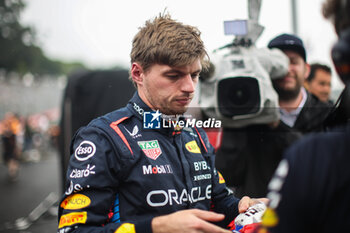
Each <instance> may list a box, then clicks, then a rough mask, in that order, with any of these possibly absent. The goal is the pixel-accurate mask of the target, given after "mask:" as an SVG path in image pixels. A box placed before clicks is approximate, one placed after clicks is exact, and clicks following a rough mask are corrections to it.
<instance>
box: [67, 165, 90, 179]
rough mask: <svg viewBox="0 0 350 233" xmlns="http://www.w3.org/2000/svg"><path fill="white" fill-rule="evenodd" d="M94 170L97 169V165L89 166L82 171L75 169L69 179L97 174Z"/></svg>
mask: <svg viewBox="0 0 350 233" xmlns="http://www.w3.org/2000/svg"><path fill="white" fill-rule="evenodd" d="M94 169H95V165H93V166H90V164H88V165H87V167H86V169H81V170H79V169H73V171H72V172H71V173H70V175H69V177H70V178H72V179H76V178H83V177H88V176H89V175H90V174H95V171H94Z"/></svg>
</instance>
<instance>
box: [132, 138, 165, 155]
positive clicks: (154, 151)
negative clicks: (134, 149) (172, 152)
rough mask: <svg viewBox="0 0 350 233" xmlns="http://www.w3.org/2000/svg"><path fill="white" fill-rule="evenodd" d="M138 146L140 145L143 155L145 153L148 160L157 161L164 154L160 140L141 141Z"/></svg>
mask: <svg viewBox="0 0 350 233" xmlns="http://www.w3.org/2000/svg"><path fill="white" fill-rule="evenodd" d="M137 144H139V146H140V147H141V149H142V151H143V153H145V155H146V156H147V157H148V158H151V159H153V160H156V159H157V158H158V157H159V156H160V155H161V154H162V150H161V149H160V146H159V143H158V140H152V141H139V142H137Z"/></svg>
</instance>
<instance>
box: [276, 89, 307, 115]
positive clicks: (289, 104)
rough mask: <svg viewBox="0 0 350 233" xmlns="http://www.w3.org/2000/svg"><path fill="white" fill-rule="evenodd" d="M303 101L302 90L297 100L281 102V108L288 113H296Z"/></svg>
mask: <svg viewBox="0 0 350 233" xmlns="http://www.w3.org/2000/svg"><path fill="white" fill-rule="evenodd" d="M302 100H303V92H302V90H300V91H299V94H298V95H297V97H296V98H294V99H291V100H281V99H280V100H279V105H280V108H282V109H284V110H285V111H287V112H291V111H294V110H295V109H297V108H298V107H299V105H300V103H301V101H302Z"/></svg>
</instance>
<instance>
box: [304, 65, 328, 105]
mask: <svg viewBox="0 0 350 233" xmlns="http://www.w3.org/2000/svg"><path fill="white" fill-rule="evenodd" d="M331 78H332V76H331V74H330V73H328V72H326V71H324V70H320V69H318V70H316V72H315V77H314V78H313V79H312V80H311V81H310V82H309V83H308V90H309V91H310V92H311V93H312V94H314V95H315V96H317V98H319V99H320V100H321V101H324V102H327V101H328V99H329V94H330V92H331Z"/></svg>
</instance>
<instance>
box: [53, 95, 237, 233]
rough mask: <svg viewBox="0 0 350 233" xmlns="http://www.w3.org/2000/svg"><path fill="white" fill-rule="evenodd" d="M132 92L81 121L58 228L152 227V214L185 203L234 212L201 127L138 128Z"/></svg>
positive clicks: (138, 103) (139, 112)
mask: <svg viewBox="0 0 350 233" xmlns="http://www.w3.org/2000/svg"><path fill="white" fill-rule="evenodd" d="M149 111H151V109H150V108H149V107H148V106H147V105H146V104H145V103H143V102H142V100H141V99H140V97H139V95H138V93H137V92H136V93H135V95H134V96H133V98H132V99H131V100H130V102H129V103H128V105H127V106H126V107H125V108H122V109H119V110H116V111H114V112H111V113H109V114H106V115H104V116H102V117H99V118H97V119H95V120H93V121H92V122H90V123H89V125H87V126H86V127H82V128H81V129H79V130H78V131H77V133H76V134H75V136H74V138H73V140H72V144H71V158H70V162H69V166H68V170H67V179H68V180H67V181H68V182H67V189H66V191H65V194H64V196H63V198H62V201H61V202H60V206H59V227H58V232H60V233H63V232H85V233H86V232H152V229H151V221H152V218H154V217H156V216H160V215H165V214H170V213H173V212H176V211H179V210H185V209H192V208H197V209H202V210H212V211H215V212H218V213H223V214H225V216H226V217H225V220H224V221H222V222H221V223H220V224H218V225H221V226H226V225H227V224H228V223H229V222H230V221H232V220H233V219H234V217H235V216H236V215H237V214H238V202H239V199H237V198H236V197H234V196H233V194H232V192H231V191H230V190H229V189H228V188H227V187H226V184H225V181H224V179H223V178H222V176H221V175H220V173H218V172H217V171H216V169H215V166H214V161H215V158H214V149H213V147H212V146H211V145H210V143H209V141H208V138H207V136H206V134H205V132H204V131H203V129H200V128H196V127H183V128H181V129H179V128H178V127H175V128H174V127H161V128H160V129H146V128H145V129H144V127H143V115H144V113H145V112H149Z"/></svg>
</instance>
